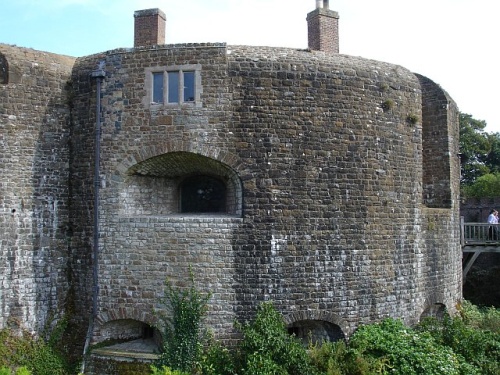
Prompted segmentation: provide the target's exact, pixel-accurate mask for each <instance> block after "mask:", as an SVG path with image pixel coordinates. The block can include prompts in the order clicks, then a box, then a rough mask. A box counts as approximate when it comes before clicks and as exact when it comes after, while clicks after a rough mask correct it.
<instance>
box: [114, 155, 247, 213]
mask: <svg viewBox="0 0 500 375" xmlns="http://www.w3.org/2000/svg"><path fill="white" fill-rule="evenodd" d="M186 148H187V149H189V147H182V146H181V147H177V146H173V147H164V148H161V149H159V148H158V147H144V148H143V149H142V150H141V151H140V152H138V153H136V154H134V155H130V156H129V157H127V158H126V159H124V160H123V161H122V162H121V163H120V165H119V166H118V167H117V169H116V173H115V176H113V177H112V178H111V181H112V184H115V187H117V188H118V189H119V190H120V189H121V190H123V192H124V193H123V195H124V196H126V197H127V198H128V199H126V200H123V205H122V207H121V208H120V212H121V213H123V214H125V215H128V214H134V215H136V214H146V215H147V214H150V213H149V212H148V211H154V212H156V213H157V214H161V215H165V214H166V215H169V214H177V213H181V211H180V206H181V204H180V198H181V197H180V193H179V187H180V186H181V184H182V180H183V179H185V178H186V177H188V176H193V175H199V176H211V177H216V178H220V179H221V181H223V182H224V184H225V185H226V186H225V188H226V189H225V195H226V197H225V199H226V201H225V211H224V213H225V214H229V215H235V216H238V217H241V216H242V215H243V184H242V180H241V178H240V176H239V174H238V172H237V169H238V168H240V162H239V158H238V157H236V156H235V155H234V154H231V153H227V152H220V151H218V150H214V149H212V148H209V147H206V148H205V147H204V148H200V149H198V150H194V151H198V152H194V151H185V149H186ZM144 176H149V177H153V178H166V179H168V181H169V184H168V187H166V188H165V189H161V193H158V194H160V195H158V196H159V197H160V198H161V199H159V200H158V201H159V202H162V204H161V205H158V206H155V207H151V206H149V207H147V209H146V208H145V206H144V199H143V198H142V196H141V195H140V194H139V195H137V194H134V191H136V190H137V186H138V184H141V183H143V181H142V178H143V177H144ZM128 187H130V188H131V190H130V192H127V189H128ZM139 190H141V189H139ZM131 198H132V199H131ZM134 198H135V199H134ZM221 212H222V211H221Z"/></svg>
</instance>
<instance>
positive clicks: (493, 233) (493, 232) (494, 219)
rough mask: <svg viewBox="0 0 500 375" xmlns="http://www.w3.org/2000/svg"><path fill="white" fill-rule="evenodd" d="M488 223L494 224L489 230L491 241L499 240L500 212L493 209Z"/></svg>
mask: <svg viewBox="0 0 500 375" xmlns="http://www.w3.org/2000/svg"><path fill="white" fill-rule="evenodd" d="M488 223H489V224H494V225H492V226H490V228H489V239H490V240H498V211H497V210H495V209H492V210H491V211H490V214H489V216H488Z"/></svg>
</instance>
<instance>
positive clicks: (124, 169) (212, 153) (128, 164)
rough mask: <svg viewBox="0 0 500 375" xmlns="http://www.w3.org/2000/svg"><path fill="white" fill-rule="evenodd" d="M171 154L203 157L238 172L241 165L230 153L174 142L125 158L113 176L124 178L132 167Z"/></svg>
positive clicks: (237, 158) (150, 147)
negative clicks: (180, 153) (186, 153)
mask: <svg viewBox="0 0 500 375" xmlns="http://www.w3.org/2000/svg"><path fill="white" fill-rule="evenodd" d="M171 152H188V153H193V154H198V155H201V156H205V157H207V158H211V159H214V160H217V161H218V162H220V163H222V164H225V165H227V166H228V167H230V168H231V169H233V170H234V171H238V170H240V169H241V165H242V161H241V160H240V158H239V157H238V156H236V155H235V154H233V153H231V152H227V151H221V150H218V149H216V148H215V147H210V146H208V145H206V146H201V147H196V146H195V145H192V144H191V143H186V142H176V143H175V144H174V143H165V144H163V145H161V146H145V147H143V148H141V149H140V150H139V151H137V152H135V153H133V154H130V155H129V156H127V157H126V158H125V159H123V160H122V161H121V162H120V163H119V164H118V166H117V167H116V170H115V175H116V176H125V175H126V174H127V173H128V171H129V169H130V168H132V167H133V166H134V165H136V164H139V163H141V162H143V161H146V160H148V159H151V158H155V157H158V156H160V155H163V154H168V153H171Z"/></svg>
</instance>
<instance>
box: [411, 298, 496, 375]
mask: <svg viewBox="0 0 500 375" xmlns="http://www.w3.org/2000/svg"><path fill="white" fill-rule="evenodd" d="M499 318H500V312H498V311H496V312H494V313H493V312H492V310H489V309H487V310H482V311H481V310H479V309H478V308H476V307H474V306H472V305H467V304H465V307H463V308H462V312H461V316H457V317H449V316H445V318H444V320H443V321H437V320H435V319H427V320H425V321H424V322H422V323H421V325H420V327H419V329H420V330H421V331H425V332H427V333H429V334H430V335H431V336H432V337H433V338H434V340H435V341H436V342H437V343H438V344H439V345H441V346H443V347H447V348H450V349H451V350H452V351H453V352H454V353H455V354H456V355H458V356H459V357H460V358H463V360H464V361H465V362H466V363H467V364H468V366H469V371H468V373H471V374H472V373H478V374H484V375H499V374H500V366H498V364H499V363H500V333H499V332H495V331H491V330H489V329H485V327H487V326H488V327H495V329H498V326H500V319H499ZM472 369H476V370H475V371H476V372H472V371H473V370H472Z"/></svg>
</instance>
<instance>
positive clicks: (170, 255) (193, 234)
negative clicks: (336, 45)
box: [0, 44, 461, 343]
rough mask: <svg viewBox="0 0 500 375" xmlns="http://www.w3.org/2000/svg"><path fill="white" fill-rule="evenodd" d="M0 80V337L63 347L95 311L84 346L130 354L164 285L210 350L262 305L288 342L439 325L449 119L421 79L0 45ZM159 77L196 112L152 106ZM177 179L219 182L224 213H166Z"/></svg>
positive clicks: (444, 276)
mask: <svg viewBox="0 0 500 375" xmlns="http://www.w3.org/2000/svg"><path fill="white" fill-rule="evenodd" d="M100 62H104V63H105V71H106V77H105V79H104V81H103V83H102V89H101V93H100V95H99V102H100V105H101V112H100V116H101V122H102V133H101V145H100V159H101V162H100V175H99V176H98V177H99V178H98V182H99V183H100V193H99V222H98V226H99V249H98V250H99V254H98V258H97V268H98V285H93V281H92V280H93V275H92V268H93V266H94V259H93V257H92V252H93V244H92V241H93V240H92V238H93V231H94V225H93V210H94V207H93V206H94V204H93V202H94V181H95V176H94V155H95V148H96V145H95V124H96V106H97V95H96V89H97V85H96V80H95V79H94V78H92V76H91V73H92V71H94V70H95V69H96V67H97V65H98V64H99V63H100ZM0 64H1V65H0V67H1V69H0V73H1V75H0V90H1V91H0V111H1V112H0V116H1V117H0V120H1V122H0V125H1V126H2V128H1V129H2V132H1V138H0V140H1V141H2V143H3V145H5V146H4V148H5V150H6V152H5V153H4V155H3V156H2V165H1V167H0V177H2V179H1V181H2V182H1V184H0V189H1V192H2V196H1V208H2V216H1V219H0V220H1V221H0V231H1V233H2V238H1V242H0V243H1V246H2V247H1V251H0V256H1V257H2V262H1V263H0V267H2V269H1V271H2V272H1V275H2V276H1V277H2V279H1V284H0V285H1V286H0V288H1V289H0V291H1V293H2V296H1V297H2V298H1V308H2V310H1V314H0V327H4V326H6V325H7V324H8V322H9V321H11V320H14V321H17V322H18V325H19V326H23V327H27V328H28V329H30V330H32V331H39V330H40V329H41V325H43V324H46V322H47V321H48V320H49V318H50V315H51V313H52V312H58V313H59V314H62V313H63V312H65V311H67V310H71V312H72V314H73V317H74V318H75V321H76V322H77V323H78V324H79V326H80V329H79V330H78V331H75V334H74V339H75V341H78V342H79V343H80V342H81V343H83V341H84V333H85V329H86V327H87V321H88V318H89V314H90V312H91V309H92V305H93V302H94V298H96V300H95V302H96V304H97V307H98V309H97V320H96V322H95V327H94V332H93V337H92V341H93V342H94V343H95V342H100V341H104V340H107V339H127V338H133V337H139V336H141V335H142V333H141V330H142V329H143V328H144V327H147V325H150V324H153V323H154V316H153V314H152V311H153V309H154V308H155V307H158V306H157V301H158V299H159V298H160V297H161V296H162V293H163V287H164V281H165V279H167V278H168V279H169V280H170V281H171V282H172V283H173V285H174V286H178V287H185V286H188V285H189V283H188V282H187V280H188V279H189V274H190V272H193V274H194V280H195V283H196V286H197V287H198V288H200V289H201V290H204V291H207V292H211V293H212V298H211V299H210V302H209V313H208V316H207V321H206V323H207V325H208V326H210V327H211V328H213V329H214V332H215V334H216V336H217V337H218V338H222V339H225V340H232V339H234V338H235V337H236V333H235V332H234V331H233V321H234V320H235V319H237V320H240V321H243V320H247V319H251V318H252V317H253V314H254V312H255V310H256V308H257V306H258V304H259V303H260V302H262V301H269V300H270V301H274V303H275V305H276V307H277V308H278V309H279V310H280V311H281V312H282V313H283V315H284V316H285V319H286V321H287V323H288V324H289V325H290V327H292V328H293V329H297V330H299V331H300V329H306V328H308V327H316V328H314V329H315V330H316V331H317V332H315V334H316V336H317V337H330V338H332V337H339V336H346V335H349V334H350V333H352V332H353V330H354V329H355V328H356V327H357V326H358V325H359V324H361V323H368V322H372V321H377V320H380V319H382V318H385V317H389V316H392V317H400V318H403V319H404V320H405V321H406V322H407V323H414V322H416V321H417V320H418V319H419V318H420V317H421V316H422V315H427V314H432V313H434V312H435V311H437V310H442V309H444V308H445V307H446V308H448V310H450V311H453V310H454V308H455V304H456V302H457V300H459V299H460V298H461V249H460V243H459V237H460V235H459V212H458V209H459V208H458V202H459V200H458V194H459V190H458V183H459V163H458V157H456V155H457V154H458V110H457V108H456V105H455V104H454V102H453V101H452V100H451V98H450V97H449V96H448V95H447V93H446V92H444V91H443V90H442V89H441V88H440V87H439V86H438V85H437V84H435V83H434V82H432V81H430V80H429V79H427V78H425V77H422V76H419V75H415V74H413V73H411V72H409V71H408V70H406V69H404V68H402V67H400V66H396V65H391V64H387V63H382V62H378V61H373V60H367V59H362V58H357V57H350V56H344V55H338V54H336V55H329V54H325V53H323V52H310V51H305V50H293V49H280V48H264V47H244V46H226V45H225V44H180V45H165V46H153V47H140V48H134V49H119V50H113V51H108V52H106V53H102V54H97V55H92V56H87V57H82V58H78V59H76V61H75V60H73V59H71V58H66V57H63V56H56V55H51V54H45V53H42V52H37V51H32V50H27V49H20V48H17V47H11V46H5V45H0ZM160 67H161V68H162V69H164V68H165V69H167V68H168V69H178V70H179V69H188V70H193V71H195V72H196V75H197V76H196V77H197V78H196V79H197V81H196V82H197V83H196V85H197V86H196V89H197V94H198V96H197V97H196V99H195V100H194V101H193V102H186V103H184V104H180V105H179V104H168V105H162V104H158V103H153V102H152V97H153V95H152V92H151V91H152V82H151V74H152V72H154V71H155V69H159V68H160ZM183 67H184V68H183ZM193 176H211V177H214V178H217V179H218V180H219V181H222V182H223V184H224V185H225V188H226V191H227V193H226V196H225V198H226V203H225V211H224V212H217V213H214V212H212V213H203V214H200V213H198V214H197V213H186V212H183V211H182V205H183V202H182V197H183V194H184V190H183V189H184V188H185V187H186V185H185V184H186V181H189V179H190V178H191V177H193ZM318 321H320V322H322V324H323V325H321V326H320V327H319V326H317V325H315V324H316V323H314V322H318ZM318 327H319V328H318Z"/></svg>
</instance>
